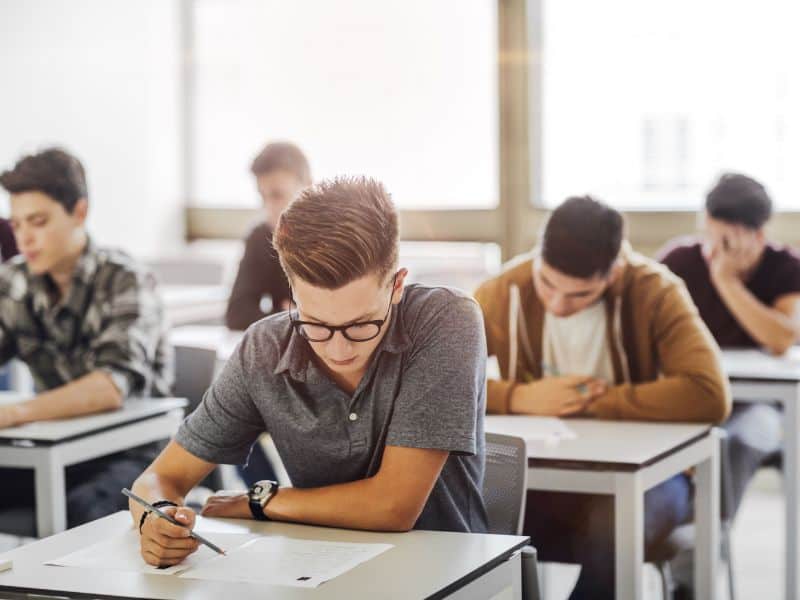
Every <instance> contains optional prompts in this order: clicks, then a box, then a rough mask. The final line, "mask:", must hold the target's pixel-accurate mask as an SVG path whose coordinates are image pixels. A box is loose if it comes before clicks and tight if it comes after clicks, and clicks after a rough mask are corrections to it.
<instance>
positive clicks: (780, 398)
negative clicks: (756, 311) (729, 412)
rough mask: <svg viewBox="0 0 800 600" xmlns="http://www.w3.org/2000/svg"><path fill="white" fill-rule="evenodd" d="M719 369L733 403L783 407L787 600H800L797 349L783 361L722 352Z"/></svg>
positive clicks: (749, 352) (746, 352)
mask: <svg viewBox="0 0 800 600" xmlns="http://www.w3.org/2000/svg"><path fill="white" fill-rule="evenodd" d="M722 365H723V368H724V369H725V372H726V373H727V374H728V377H729V378H730V381H731V391H732V393H733V397H734V399H736V400H747V401H754V402H779V403H780V404H781V406H782V407H783V447H784V449H783V478H784V490H785V493H786V571H785V586H786V593H785V597H786V600H800V578H798V570H800V405H799V403H800V348H798V347H794V348H792V349H791V350H790V351H789V352H788V353H787V354H786V355H784V356H782V357H773V356H770V355H768V354H766V353H764V352H760V351H758V350H725V351H723V353H722Z"/></svg>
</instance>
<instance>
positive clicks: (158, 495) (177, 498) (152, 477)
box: [128, 469, 189, 527]
mask: <svg viewBox="0 0 800 600" xmlns="http://www.w3.org/2000/svg"><path fill="white" fill-rule="evenodd" d="M183 488H184V486H183V485H182V484H181V483H179V482H177V481H174V480H171V479H169V478H167V477H164V476H163V475H159V474H158V473H156V472H155V471H153V470H152V469H148V470H146V471H145V472H144V473H142V474H141V475H140V476H139V477H138V479H136V481H134V482H133V486H131V491H132V492H133V493H134V494H136V495H137V496H139V497H140V498H143V499H145V500H147V501H148V502H150V503H151V504H152V503H153V502H157V501H159V500H169V501H171V502H174V503H175V504H177V505H178V506H183V503H184V498H185V496H186V494H188V493H189V489H183ZM128 508H129V509H130V511H131V517H132V519H133V522H134V524H135V525H136V526H137V527H138V526H139V519H140V518H141V517H142V513H143V512H144V510H145V509H144V507H143V506H142V505H141V504H139V503H138V502H134V501H133V500H129V501H128Z"/></svg>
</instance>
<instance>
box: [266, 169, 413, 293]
mask: <svg viewBox="0 0 800 600" xmlns="http://www.w3.org/2000/svg"><path fill="white" fill-rule="evenodd" d="M398 239H399V230H398V224H397V211H396V210H395V207H394V204H393V203H392V199H391V196H390V195H389V192H387V191H386V188H385V187H384V186H383V184H382V183H380V182H379V181H376V180H375V179H371V178H369V177H349V176H344V177H336V178H334V179H329V180H326V181H322V182H320V183H318V184H316V185H314V186H312V187H309V188H306V189H305V190H303V191H302V192H301V193H300V195H299V196H298V197H297V199H295V200H294V201H293V202H292V203H291V204H290V205H289V206H288V208H287V209H286V210H285V211H283V213H282V214H281V216H280V219H279V220H278V226H277V228H276V229H275V234H274V236H273V245H274V247H275V249H276V250H277V252H278V258H279V259H280V262H281V266H282V267H283V270H284V271H285V272H286V276H287V277H288V278H289V280H290V281H291V280H292V279H293V278H294V277H298V278H300V279H302V280H303V281H305V282H307V283H309V284H311V285H313V286H316V287H321V288H325V289H330V290H335V289H339V288H340V287H342V286H345V285H347V284H348V283H350V282H352V281H355V280H356V279H360V278H361V277H364V276H366V275H370V274H373V273H376V274H378V275H379V277H380V278H381V281H382V280H383V279H384V278H385V277H386V276H387V274H388V273H389V272H390V271H392V270H393V269H394V268H396V266H397V257H398Z"/></svg>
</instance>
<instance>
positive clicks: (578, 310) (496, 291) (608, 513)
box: [476, 196, 730, 599]
mask: <svg viewBox="0 0 800 600" xmlns="http://www.w3.org/2000/svg"><path fill="white" fill-rule="evenodd" d="M476 297H477V299H478V302H479V303H480V305H481V308H482V309H483V315H484V320H485V323H486V334H487V345H488V350H489V355H490V356H492V355H494V356H496V357H497V359H498V362H499V365H500V373H501V377H502V379H500V380H490V381H489V382H488V397H487V405H488V409H489V412H491V413H514V414H529V415H552V416H559V417H569V416H582V417H597V418H600V419H634V420H649V421H697V422H708V423H718V422H720V421H722V420H724V419H725V417H726V416H727V414H728V410H729V407H730V406H729V404H730V401H729V397H728V391H727V385H726V382H725V378H724V377H723V375H722V372H721V370H720V365H719V362H718V358H717V352H716V346H715V344H714V341H713V339H712V338H711V336H710V335H709V333H708V330H707V329H706V328H705V326H704V325H703V322H702V321H701V320H700V318H699V316H698V315H697V310H696V309H695V307H694V305H692V302H691V299H690V298H689V295H688V294H687V293H686V290H685V288H684V286H683V284H682V283H681V282H680V281H679V280H678V279H677V278H676V277H675V276H673V275H672V274H670V273H669V272H668V271H667V270H666V269H665V268H663V267H661V266H660V265H658V264H657V263H654V262H652V261H650V260H648V259H646V258H644V257H643V256H641V255H638V254H635V253H634V252H632V251H631V250H630V249H629V247H628V246H627V244H623V221H622V216H621V215H620V214H619V213H618V212H617V211H615V210H613V209H612V208H610V207H608V206H607V205H605V204H603V203H601V202H599V201H598V200H595V199H594V198H592V197H590V196H584V197H574V198H569V199H568V200H567V201H565V202H564V203H563V204H562V205H561V206H559V207H558V208H557V209H555V211H554V212H553V214H552V215H551V217H550V219H549V220H548V222H547V225H546V227H545V229H544V232H543V236H542V240H541V246H540V247H539V248H537V249H536V250H535V251H534V253H533V255H532V256H527V257H521V258H520V259H518V260H517V261H515V262H514V263H512V264H511V265H510V266H508V267H507V268H506V269H505V270H504V271H503V273H501V274H500V275H499V276H498V277H495V278H494V279H491V280H489V281H487V282H485V283H484V284H483V285H481V287H480V288H479V289H478V291H477V292H476ZM691 489H692V488H691V483H690V481H689V478H688V477H687V476H686V475H677V476H675V477H673V478H672V479H670V480H668V481H666V482H664V483H662V484H661V485H659V486H657V487H655V488H653V489H651V490H649V491H648V492H647V493H646V495H645V544H646V548H650V547H652V546H653V544H656V543H658V542H659V541H661V540H662V539H663V538H665V536H667V535H668V534H669V533H670V532H671V531H672V529H674V528H675V527H676V526H677V525H679V524H681V523H683V522H685V521H687V520H688V519H690V518H691V515H692V491H691ZM524 533H525V535H530V536H531V539H532V540H533V544H534V545H535V546H536V548H537V550H538V551H539V556H540V557H541V558H542V559H543V560H549V561H557V562H576V563H579V564H581V565H582V569H581V574H580V577H579V579H578V582H577V584H576V586H575V589H574V590H573V592H572V596H571V598H573V599H576V598H605V597H609V598H613V597H614V561H613V554H614V551H613V544H614V542H613V540H614V517H613V501H612V500H611V498H610V497H608V496H599V495H598V496H594V495H586V494H567V493H556V492H536V491H529V492H528V499H527V510H526V515H525V528H524Z"/></svg>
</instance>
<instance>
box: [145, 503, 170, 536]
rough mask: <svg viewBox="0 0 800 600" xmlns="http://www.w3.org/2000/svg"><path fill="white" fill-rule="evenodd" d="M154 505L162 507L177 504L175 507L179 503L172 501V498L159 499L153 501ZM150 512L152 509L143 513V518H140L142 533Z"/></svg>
mask: <svg viewBox="0 0 800 600" xmlns="http://www.w3.org/2000/svg"><path fill="white" fill-rule="evenodd" d="M153 506H154V507H155V508H162V507H164V506H175V507H177V506H178V505H177V504H175V503H174V502H172V501H171V500H159V501H158V502H153ZM150 512H151V511H149V510H146V511H144V512H143V513H142V516H141V518H140V519H139V533H140V534H141V533H142V527H144V522H145V519H147V517H148V516H149V515H150Z"/></svg>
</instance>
